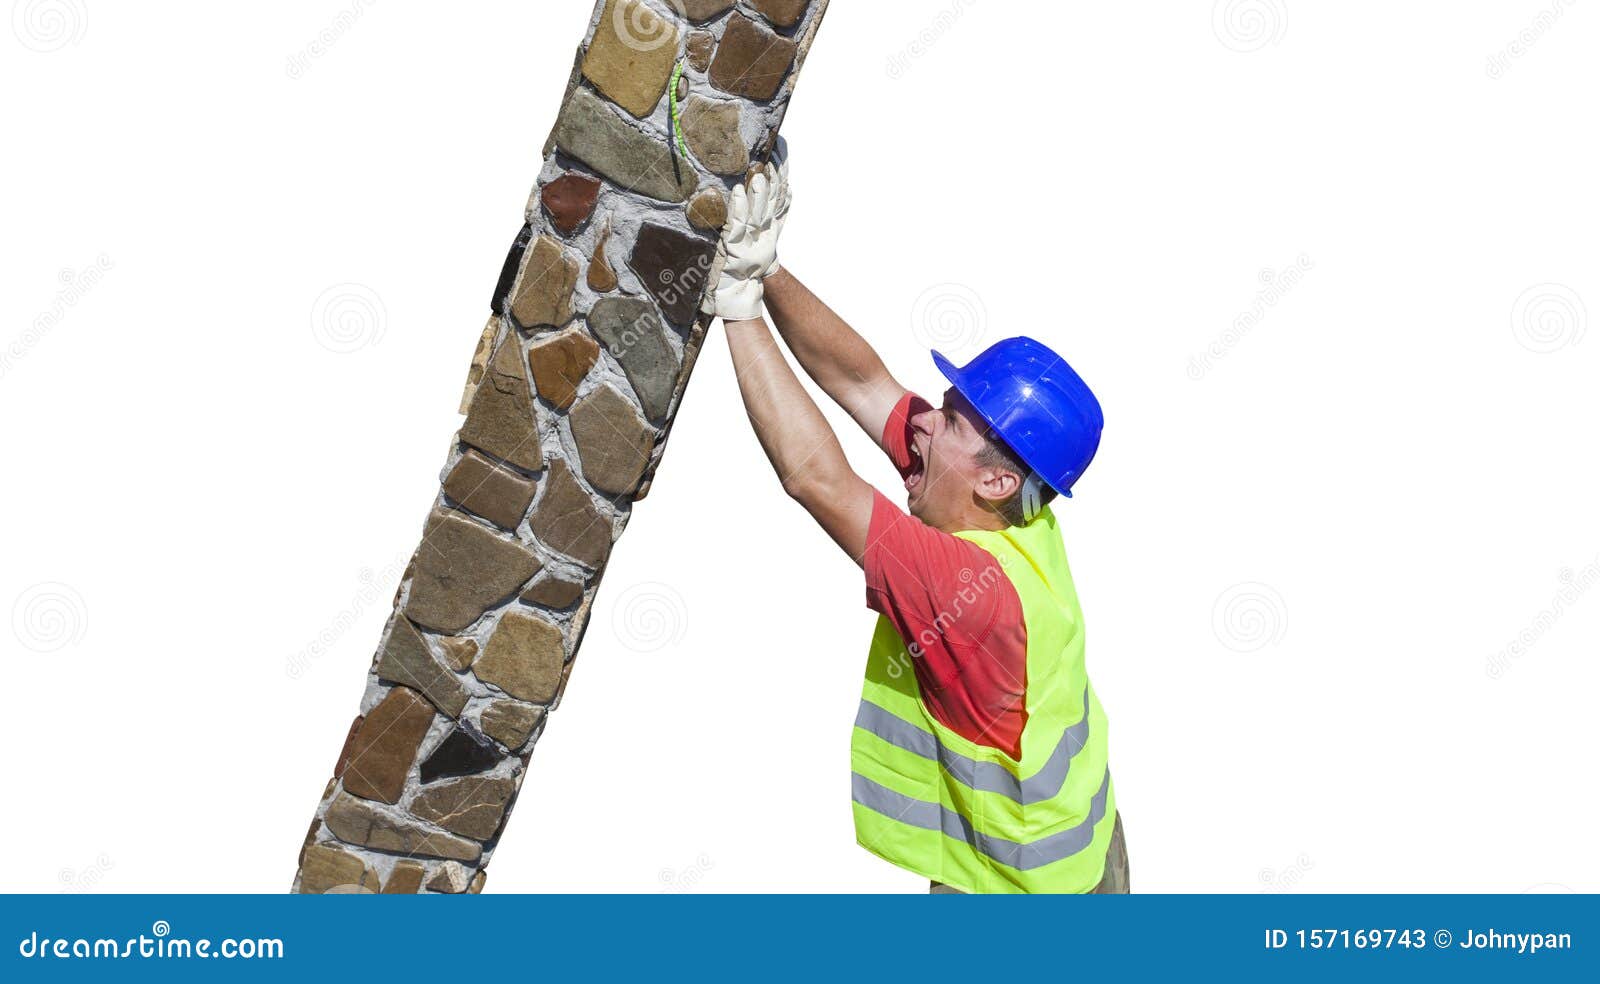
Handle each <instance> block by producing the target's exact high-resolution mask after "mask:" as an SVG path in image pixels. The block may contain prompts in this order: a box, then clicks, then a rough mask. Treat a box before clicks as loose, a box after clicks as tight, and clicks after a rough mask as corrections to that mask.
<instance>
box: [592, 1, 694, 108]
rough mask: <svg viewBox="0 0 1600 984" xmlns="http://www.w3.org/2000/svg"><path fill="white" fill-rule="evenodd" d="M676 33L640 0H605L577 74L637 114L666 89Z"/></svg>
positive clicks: (675, 50)
mask: <svg viewBox="0 0 1600 984" xmlns="http://www.w3.org/2000/svg"><path fill="white" fill-rule="evenodd" d="M680 37H681V32H680V31H679V29H678V25H676V24H674V23H673V22H672V21H670V20H667V19H666V18H664V17H662V16H661V15H659V14H657V13H656V12H655V11H654V10H651V9H650V7H649V6H648V5H647V4H645V3H644V2H643V0H607V2H606V7H605V11H604V12H603V13H601V15H600V23H599V24H598V25H597V26H596V27H595V33H594V38H593V40H591V41H590V42H589V51H588V54H586V55H585V56H584V59H583V75H584V77H585V78H587V79H588V80H589V81H590V82H593V83H594V86H595V88H597V89H599V90H600V91H601V92H603V93H605V94H606V95H607V96H608V97H610V99H611V101H612V102H614V103H616V104H617V105H618V106H621V107H622V108H623V109H626V110H627V111H628V112H630V113H632V114H633V115H634V116H637V117H639V118H640V119H643V118H644V117H646V116H649V115H650V114H651V112H653V111H654V110H655V108H656V104H657V103H659V102H661V96H662V94H663V93H665V92H666V91H667V80H668V79H669V78H670V77H671V75H672V65H673V62H675V61H676V60H677V57H678V41H679V39H680Z"/></svg>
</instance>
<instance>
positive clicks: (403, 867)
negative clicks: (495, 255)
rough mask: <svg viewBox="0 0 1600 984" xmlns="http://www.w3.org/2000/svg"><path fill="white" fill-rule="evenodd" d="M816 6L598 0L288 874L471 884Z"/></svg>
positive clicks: (507, 803) (549, 702) (770, 0)
mask: <svg viewBox="0 0 1600 984" xmlns="http://www.w3.org/2000/svg"><path fill="white" fill-rule="evenodd" d="M827 5H828V0H740V2H738V3H735V2H733V0H726V2H724V0H599V3H598V5H597V6H596V8H595V11H594V14H593V16H592V17H591V19H590V24H589V33H588V36H587V38H586V39H585V41H584V44H583V45H582V47H581V48H580V49H579V51H578V58H577V61H576V63H575V65H574V67H573V74H572V79H571V82H570V83H569V85H568V89H567V93H566V97H565V100H564V102H563V104H562V106H561V110H560V114H559V117H558V119H557V121H556V125H555V129H554V132H553V133H552V134H551V136H550V140H549V142H548V143H547V144H546V146H545V162H544V168H543V169H542V170H541V171H540V173H539V180H538V184H537V186H536V187H535V189H534V192H533V195H532V196H531V197H530V199H529V201H528V207H527V211H526V216H525V220H526V221H525V223H524V225H523V226H522V229H521V231H520V232H519V233H518V234H517V237H516V241H515V244H514V245H513V247H512V249H511V253H510V255H509V256H508V257H507V258H506V263H505V267H504V269H503V270H502V272H501V274H500V278H499V282H498V283H497V284H496V286H495V291H494V296H493V300H492V302H491V305H490V311H491V314H490V317H489V322H488V324H487V325H486V326H485V327H484V329H483V333H482V336H481V338H480V339H479V343H478V349H477V353H476V355H475V357H474V359H473V363H472V368H471V370H470V372H469V377H468V382H467V389H466V393H465V395H464V397H463V400H462V406H461V411H462V412H463V413H464V414H466V420H465V422H464V423H463V424H462V427H461V430H460V432H459V433H458V434H457V439H456V441H455V443H454V446H453V447H452V449H451V453H450V457H449V460H448V461H447V462H446V464H445V468H444V471H443V472H442V473H441V485H442V488H441V491H440V494H439V497H438V499H437V500H436V501H435V502H434V504H433V508H432V510H431V512H430V514H429V516H428V519H427V523H426V525H425V528H424V534H423V539H422V544H421V546H419V547H418V549H417V552H416V554H415V555H414V557H413V558H412V560H411V564H410V567H409V568H408V569H407V570H406V573H405V576H404V578H403V580H402V582H401V585H400V590H399V593H398V594H397V595H396V598H395V610H394V614H393V616H392V617H391V619H390V621H389V624H388V626H387V628H386V629H385V631H384V636H383V639H382V640H381V642H380V645H379V648H378V653H377V656H376V658H375V659H374V661H373V666H372V669H371V671H370V673H369V674H368V678H367V689H366V693H365V695H364V697H363V699H362V702H361V716H360V717H357V718H356V720H355V723H354V724H353V725H352V726H351V728H350V733H349V736H348V738H347V740H346V742H345V747H344V750H343V751H342V752H341V753H340V755H339V759H338V764H337V766H336V767H335V770H334V778H333V779H332V780H331V781H330V782H329V783H328V785H327V788H326V790H325V792H324V793H323V797H322V802H321V804H320V805H319V806H318V808H317V814H316V819H315V820H314V821H313V822H312V825H311V831H310V833H309V834H308V835H307V838H306V842H305V846H304V848H303V849H302V851H301V855H300V870H299V873H298V875H297V876H296V878H295V883H294V891H296V892H304V893H324V892H330V891H340V892H362V891H372V892H383V893H418V892H445V893H462V892H476V891H480V890H481V889H482V887H483V883H484V877H485V875H484V870H485V868H486V867H487V866H488V864H489V860H490V858H491V857H492V856H493V854H494V850H495V846H496V845H497V844H498V842H499V839H500V837H501V835H502V833H503V832H504V830H505V824H506V818H507V817H508V816H509V815H510V811H511V807H512V806H513V804H514V803H515V802H516V799H517V793H518V790H519V789H520V787H521V785H522V781H523V779H524V778H525V776H526V772H527V768H528V762H529V759H530V757H531V755H532V749H533V746H534V743H535V742H537V741H538V739H539V736H540V734H541V733H542V732H543V730H544V728H545V725H546V723H547V719H548V716H549V714H550V712H551V711H552V710H554V709H555V708H556V707H557V706H558V705H559V704H560V702H561V695H562V692H563V691H564V690H565V689H566V686H567V682H568V680H569V678H570V676H571V673H572V666H573V658H574V657H575V656H576V655H577V651H578V647H579V644H580V643H581V642H582V640H583V633H584V629H585V627H586V626H587V624H588V621H589V613H590V609H591V606H592V605H593V604H594V601H595V593H596V590H597V589H598V587H599V583H600V578H601V575H602V574H603V572H604V570H605V566H606V560H607V558H608V557H609V555H610V553H611V548H612V544H613V543H614V542H615V541H616V539H617V537H618V536H620V535H621V533H622V531H623V528H624V527H626V526H627V523H628V520H629V518H630V516H631V515H632V511H633V503H635V502H637V501H639V500H640V499H643V498H644V496H645V494H646V493H647V492H648V491H649V486H650V481H651V477H652V476H653V474H654V472H655V469H656V466H657V465H658V464H659V462H660V460H661V454H662V451H663V449H664V447H665V444H666V440H667V436H668V432H669V431H670V429H671V424H672V418H673V414H674V411H675V410H676V408H677V405H678V401H679V400H680V399H681V398H682V395H683V391H684V387H685V386H686V384H687V383H688V381H689V376H690V374H691V373H692V371H693V369H694V363H695V359H696V356H697V355H698V354H699V349H700V345H701V342H702V341H703V340H704V338H705V333H706V329H707V327H708V320H707V319H705V318H703V317H701V316H700V315H699V314H698V309H699V302H700V299H701V296H702V295H703V293H704V291H705V287H706V280H707V274H708V271H709V267H710V264H711V259H712V256H713V253H714V251H715V247H716V239H717V235H718V232H719V230H720V228H721V226H722V224H723V221H724V219H725V217H726V213H727V204H726V203H727V192H728V189H729V188H731V187H732V185H733V183H734V182H735V181H737V180H740V179H741V178H742V177H743V176H744V175H745V173H746V172H747V170H748V169H749V168H750V167H751V166H752V165H754V164H758V163H760V162H762V161H764V160H765V159H766V158H767V156H769V155H770V153H771V148H772V146H773V144H774V142H775V140H776V137H777V131H778V127H779V125H780V124H781V123H782V120H783V115H784V111H785V109H786V108H787V106H788V102H789V97H790V95H791V93H792V91H793V86H794V81H795V77H796V76H797V75H798V73H799V69H800V66H801V63H802V62H803V61H804V58H805V54H806V51H807V50H808V49H809V47H810V45H811V41H812V39H813V38H814V36H815V33H816V30H817V27H818V26H819V25H820V24H821V21H822V17H823V14H824V13H825V11H826V9H827ZM680 71H681V78H680V79H679V82H678V86H677V93H678V97H679V108H680V113H679V119H680V120H681V134H682V140H681V143H680V141H678V140H675V139H673V134H674V126H673V118H672V112H671V103H672V100H671V98H670V93H669V91H668V90H669V89H670V88H672V80H673V78H674V76H675V74H677V73H679V72H680ZM508 108H511V109H515V108H516V107H508ZM679 146H681V147H682V148H683V149H684V150H686V151H687V153H686V154H685V153H683V152H682V151H680V150H679V149H678V147H679ZM581 792H585V791H575V793H574V794H575V795H577V794H579V793H581ZM587 792H593V791H587ZM522 887H526V888H532V887H533V886H522Z"/></svg>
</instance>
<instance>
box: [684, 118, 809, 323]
mask: <svg viewBox="0 0 1600 984" xmlns="http://www.w3.org/2000/svg"><path fill="white" fill-rule="evenodd" d="M785 149H786V148H785V147H784V146H783V144H782V142H781V141H780V143H779V146H778V154H777V158H778V162H777V163H776V164H768V165H766V166H765V167H763V168H762V169H761V170H760V171H758V172H757V173H756V174H755V176H754V177H752V178H750V179H749V180H748V181H747V182H744V183H742V184H740V185H738V186H736V187H735V188H734V189H733V196H732V199H731V201H730V202H729V203H728V224H727V225H726V226H724V227H723V230H722V242H721V243H719V244H718V245H717V256H716V260H715V261H714V262H713V263H712V267H711V288H710V289H709V290H708V291H706V297H705V302H704V303H703V305H702V308H703V310H704V311H705V312H706V313H707V314H711V315H714V316H716V317H718V318H721V319H722V320H724V321H749V320H752V319H754V318H759V317H760V316H761V303H762V295H763V293H764V288H763V286H762V281H764V280H766V279H767V278H768V277H770V276H772V275H773V274H774V273H776V272H777V271H778V237H779V236H781V235H782V234H783V226H784V223H785V222H786V221H787V220H788V218H789V165H788V161H787V160H786V159H785V155H784V151H785Z"/></svg>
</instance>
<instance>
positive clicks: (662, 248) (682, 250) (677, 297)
mask: <svg viewBox="0 0 1600 984" xmlns="http://www.w3.org/2000/svg"><path fill="white" fill-rule="evenodd" d="M716 251H717V246H716V243H713V242H709V241H707V240H705V239H701V238H700V237H698V236H689V235H685V234H684V233H681V232H679V231H677V230H676V229H669V228H667V227H666V226H662V225H655V224H653V223H645V225H644V227H643V228H642V229H640V230H639V238H638V239H637V240H636V241H635V242H634V244H633V253H632V254H631V255H630V256H629V257H628V265H629V266H630V267H632V268H633V272H634V273H637V274H638V275H639V280H640V281H642V282H643V283H644V288H645V290H648V291H649V292H650V294H651V296H653V297H654V298H655V299H656V302H657V303H658V304H660V305H661V312H662V313H663V314H665V315H666V316H667V320H669V321H671V322H672V323H674V324H678V325H692V324H694V319H695V315H696V314H697V313H698V312H699V310H700V298H701V296H702V295H704V294H705V291H706V286H707V284H708V283H709V282H710V279H711V261H712V257H713V256H714V255H715V253H716Z"/></svg>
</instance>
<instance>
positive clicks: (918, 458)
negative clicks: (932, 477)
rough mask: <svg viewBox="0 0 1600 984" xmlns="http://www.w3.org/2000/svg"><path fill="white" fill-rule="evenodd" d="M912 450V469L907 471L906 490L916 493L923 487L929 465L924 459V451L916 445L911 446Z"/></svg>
mask: <svg viewBox="0 0 1600 984" xmlns="http://www.w3.org/2000/svg"><path fill="white" fill-rule="evenodd" d="M909 450H910V452H911V470H910V471H909V472H907V473H906V491H907V492H910V493H912V494H913V495H915V494H916V493H917V492H918V491H919V490H921V488H922V480H923V478H924V477H925V476H926V475H927V472H928V466H927V463H926V462H924V461H923V458H922V452H921V451H919V450H918V449H917V447H916V445H912V446H911V447H910V448H909Z"/></svg>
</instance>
